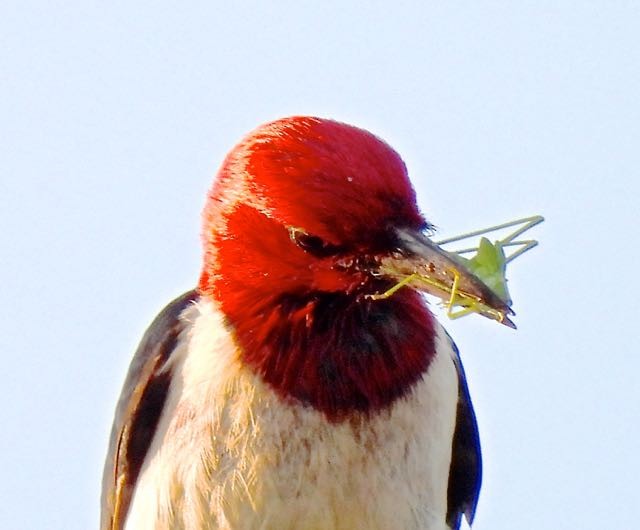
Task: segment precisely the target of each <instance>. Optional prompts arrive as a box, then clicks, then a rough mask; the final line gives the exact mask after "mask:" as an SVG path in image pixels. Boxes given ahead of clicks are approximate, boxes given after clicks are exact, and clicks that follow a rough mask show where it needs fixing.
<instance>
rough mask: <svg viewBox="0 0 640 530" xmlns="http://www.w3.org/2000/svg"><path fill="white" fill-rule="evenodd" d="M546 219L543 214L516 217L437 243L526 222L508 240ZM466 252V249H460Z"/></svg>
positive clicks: (444, 242)
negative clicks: (512, 219)
mask: <svg viewBox="0 0 640 530" xmlns="http://www.w3.org/2000/svg"><path fill="white" fill-rule="evenodd" d="M542 221H544V217H542V216H541V215H533V216H531V217H524V218H522V219H516V220H515V221H508V222H506V223H501V224H499V225H494V226H490V227H488V228H480V229H479V230H473V231H472V232H467V233H466V234H460V235H459V236H453V237H449V238H447V239H442V240H440V241H436V242H435V243H436V245H446V244H447V243H453V242H455V241H461V240H463V239H468V238H470V237H474V236H481V235H483V234H488V233H489V232H495V231H497V230H502V229H503V228H509V227H510V226H517V225H520V224H523V223H525V225H524V226H523V227H522V228H519V229H518V230H516V231H515V232H513V233H511V234H509V236H508V237H507V238H505V239H504V240H503V241H505V242H508V241H511V240H512V239H514V238H516V237H518V236H519V235H520V234H522V233H524V232H526V231H527V230H529V229H530V228H532V227H534V226H535V225H537V224H539V223H541V222H542ZM460 252H464V251H460Z"/></svg>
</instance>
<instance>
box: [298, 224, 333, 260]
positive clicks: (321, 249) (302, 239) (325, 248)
mask: <svg viewBox="0 0 640 530" xmlns="http://www.w3.org/2000/svg"><path fill="white" fill-rule="evenodd" d="M289 237H291V241H293V242H294V243H295V244H296V245H298V246H299V247H300V248H301V249H302V250H304V251H305V252H308V253H309V254H312V255H313V256H316V257H318V258H326V257H327V256H335V255H336V254H339V253H340V252H341V251H342V247H340V246H339V245H332V244H331V243H327V242H326V241H324V240H322V239H321V238H319V237H318V236H314V235H311V234H307V233H306V232H305V231H304V230H300V229H299V228H289Z"/></svg>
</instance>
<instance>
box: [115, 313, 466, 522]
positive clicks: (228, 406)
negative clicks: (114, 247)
mask: <svg viewBox="0 0 640 530" xmlns="http://www.w3.org/2000/svg"><path fill="white" fill-rule="evenodd" d="M182 318H185V319H187V320H189V321H190V326H188V328H187V331H185V332H184V333H183V335H182V336H181V337H180V340H179V344H178V347H177V349H176V351H175V352H174V353H173V356H172V358H171V360H170V362H171V363H172V366H171V368H172V371H173V374H174V375H173V380H172V383H171V387H170V390H169V395H168V399H167V403H166V406H165V410H164V411H163V414H162V417H161V419H160V423H159V426H158V429H157V432H156V435H155V437H154V439H153V442H152V444H151V447H150V450H149V452H148V454H147V457H146V460H145V462H144V465H143V468H142V470H141V473H140V476H139V479H138V483H137V486H136V489H135V492H134V496H133V499H132V502H131V506H130V510H129V515H128V518H127V524H126V530H147V529H149V530H152V529H153V530H169V529H171V530H180V529H184V530H204V529H207V530H222V529H225V530H232V529H233V530H254V529H255V530H258V529H260V530H306V529H313V530H358V529H362V530H365V529H366V530H383V529H384V530H387V529H388V530H398V529H404V530H445V529H446V528H447V526H446V524H445V515H446V510H447V483H448V476H449V464H450V459H451V443H452V437H453V430H454V426H455V414H456V403H457V395H458V381H457V374H456V370H455V366H454V364H453V361H452V355H453V352H452V350H451V346H450V343H449V340H448V338H447V337H446V336H445V335H444V333H443V331H442V330H441V329H440V328H439V329H438V336H437V339H436V346H437V354H436V356H435V358H434V360H433V362H432V363H431V365H430V367H429V370H428V373H427V374H426V375H425V376H424V378H423V379H422V380H421V381H420V382H418V383H417V384H416V385H415V387H414V388H413V391H412V392H411V393H410V394H409V395H408V396H407V397H406V398H402V399H400V400H398V401H397V402H396V403H395V404H394V405H393V406H392V407H390V408H389V409H388V410H385V411H382V412H380V413H377V414H376V415H374V416H372V417H370V418H369V419H367V418H366V417H365V416H362V417H358V418H357V419H353V420H351V421H347V422H342V423H330V422H328V421H327V420H326V419H325V417H324V415H323V414H322V413H319V412H317V411H315V410H314V409H312V408H309V407H305V406H302V405H299V404H295V403H290V402H284V401H283V400H282V399H280V398H279V397H278V396H277V395H276V394H275V392H274V391H273V390H272V389H271V388H270V387H268V386H267V385H265V384H264V383H263V382H262V381H261V380H260V379H259V378H258V377H256V376H255V375H253V373H252V372H251V371H250V370H249V369H247V368H245V367H244V366H243V365H242V364H241V363H240V362H239V360H238V347H237V345H236V343H235V342H234V339H233V336H232V334H231V333H230V332H229V330H228V329H226V328H225V326H224V324H223V318H222V315H221V313H220V311H219V310H218V309H217V308H216V307H215V305H214V304H212V303H211V302H209V301H201V302H200V303H198V304H196V305H194V306H192V307H190V308H188V309H187V310H186V311H185V312H184V314H183V317H182Z"/></svg>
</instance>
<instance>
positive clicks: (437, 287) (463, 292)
mask: <svg viewBox="0 0 640 530" xmlns="http://www.w3.org/2000/svg"><path fill="white" fill-rule="evenodd" d="M397 235H398V240H399V243H400V244H399V248H398V252H396V253H394V254H392V255H390V256H385V257H383V258H381V259H380V265H379V268H378V273H379V274H380V275H381V276H384V277H386V278H390V279H393V280H395V281H397V282H398V283H397V284H396V286H394V287H392V288H391V289H389V290H388V291H387V292H386V293H379V294H377V295H373V298H374V299H375V298H386V297H388V296H391V295H392V294H393V292H395V291H396V290H398V289H399V288H400V287H404V286H408V287H411V288H413V289H416V290H418V291H422V292H425V293H427V294H430V295H433V296H436V297H438V298H440V299H441V300H443V301H444V302H445V304H446V305H447V307H448V309H449V311H450V314H452V316H455V315H454V314H453V313H452V308H453V307H454V306H457V307H458V308H461V310H460V311H459V312H458V314H466V313H470V312H476V313H479V314H481V315H483V316H485V317H488V318H492V319H494V320H497V321H498V322H500V323H502V324H504V325H506V326H509V327H512V328H515V325H514V324H513V322H512V321H511V320H509V315H513V314H514V313H513V311H512V309H511V307H510V302H509V301H506V300H503V299H502V298H500V296H498V295H497V294H496V293H495V292H494V291H492V290H491V289H490V288H489V287H488V286H487V285H486V284H485V283H484V282H483V281H482V280H480V279H479V278H478V277H477V276H476V275H474V274H473V273H472V272H471V271H469V269H468V268H467V267H466V266H465V265H464V264H463V263H462V261H461V260H460V259H458V258H457V256H456V255H455V254H453V253H450V252H447V251H446V250H444V249H442V248H440V247H439V246H438V245H436V244H435V243H434V242H433V241H431V240H430V239H429V238H428V237H426V236H425V235H424V234H423V233H422V232H418V231H413V230H410V229H399V230H398V231H397Z"/></svg>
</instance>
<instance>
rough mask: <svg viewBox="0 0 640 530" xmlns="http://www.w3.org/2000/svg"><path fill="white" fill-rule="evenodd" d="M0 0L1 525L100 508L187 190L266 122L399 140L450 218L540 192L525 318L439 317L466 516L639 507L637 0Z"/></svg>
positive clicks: (70, 521) (487, 216) (560, 524)
mask: <svg viewBox="0 0 640 530" xmlns="http://www.w3.org/2000/svg"><path fill="white" fill-rule="evenodd" d="M231 5H232V3H231V2H228V3H224V4H223V3H222V2H218V3H214V2H200V3H198V2H192V3H181V4H179V5H178V4H175V5H173V4H170V3H166V2H124V1H112V2H79V1H69V0H68V1H65V2H45V1H39V2H30V1H21V2H17V1H9V2H5V3H3V5H2V7H0V50H1V51H0V145H1V148H0V171H1V173H0V174H1V180H0V191H1V192H2V197H3V205H2V208H1V209H0V223H1V226H2V230H1V232H0V247H1V248H2V253H1V254H0V268H1V271H2V276H3V277H4V282H3V287H2V289H1V290H0V291H1V293H2V294H1V296H2V304H1V306H0V311H1V315H0V346H1V348H2V351H3V368H4V370H3V372H4V376H3V381H2V384H1V385H0V398H2V403H4V405H3V406H2V407H0V424H1V425H2V426H3V429H2V434H0V469H2V473H1V475H0V476H1V477H2V480H1V481H0V528H7V529H16V530H19V529H60V530H76V529H77V530H85V529H87V528H95V527H97V521H98V509H99V503H98V499H99V488H100V475H101V470H102V460H103V456H104V452H105V448H106V443H107V437H108V432H109V429H110V423H111V417H112V413H113V409H114V406H115V402H116V399H117V396H118V393H119V390H120V385H121V383H122V379H123V377H124V374H125V371H126V368H127V365H128V362H129V359H130V356H131V354H132V352H133V349H134V348H135V346H136V343H137V341H138V339H139V337H140V336H141V334H142V332H143V331H144V328H145V327H146V325H147V324H148V323H149V322H150V320H151V318H152V317H153V316H154V314H155V313H156V312H157V311H158V310H159V309H160V308H161V307H162V305H163V304H164V303H165V302H166V301H168V300H169V299H171V298H172V297H173V296H175V295H177V294H179V293H180V292H181V291H183V290H186V289H188V288H190V287H192V286H193V285H194V283H195V281H196V279H197V276H198V269H199V265H200V243H199V231H200V228H199V217H200V209H201V207H202V205H203V201H204V194H205V192H206V190H207V188H208V187H209V185H210V182H211V179H212V177H213V175H214V173H215V171H216V169H217V167H218V165H219V163H220V162H221V160H222V157H223V156H224V154H225V152H226V151H227V150H229V149H230V148H231V147H232V145H233V144H234V143H235V142H236V141H237V140H238V139H239V138H240V136H241V135H243V134H244V133H245V132H247V131H248V130H250V129H252V128H254V127H255V126H256V125H258V124H259V123H262V122H264V121H267V120H270V119H274V118H278V117H281V116H285V115H290V114H315V115H320V116H325V117H332V118H336V119H339V120H342V121H347V122H350V123H353V124H356V125H359V126H361V127H365V128H367V129H370V130H371V131H373V132H374V133H376V134H378V135H380V136H382V137H383V138H385V139H386V140H387V141H389V142H390V143H391V144H392V145H393V146H394V147H395V148H396V149H397V150H398V151H399V152H400V153H401V154H402V155H403V157H404V158H405V160H406V162H407V164H408V166H409V169H410V173H411V175H412V178H413V180H414V183H415V185H416V188H417V190H418V195H419V199H420V204H421V206H422V208H423V210H424V211H425V213H426V214H427V216H428V217H429V218H430V219H431V220H432V221H433V222H434V223H435V224H436V225H438V226H439V227H440V229H441V231H440V234H441V235H442V236H444V235H450V234H455V233H457V232H460V231H464V230H467V229H472V228H477V227H481V226H484V225H487V224H492V223H495V222H500V221H503V220H508V219H511V218H514V217H518V216H524V215H530V214H534V213H540V214H543V215H545V217H546V218H547V221H546V223H545V224H544V225H542V226H540V227H538V228H536V230H535V235H536V236H537V237H538V238H539V239H540V241H541V246H540V247H539V248H537V249H536V250H535V251H533V252H531V253H530V254H528V255H526V257H523V258H522V260H520V261H519V262H516V263H514V266H513V270H512V271H511V284H510V288H511V294H512V296H513V298H514V303H515V310H516V311H517V313H518V315H517V317H516V322H517V324H518V326H519V328H520V329H519V330H518V331H516V332H513V331H511V330H509V329H507V328H503V327H501V326H498V325H496V324H494V323H492V322H489V321H487V320H484V319H481V318H479V317H469V318H466V319H462V320H460V321H456V322H448V323H446V324H447V327H448V329H449V330H450V331H451V333H452V335H453V336H454V337H455V339H456V341H457V343H458V345H459V347H460V349H461V351H462V355H463V358H464V361H465V365H466V369H467V375H468V377H469V382H470V387H471V392H472V395H473V398H474V402H475V406H476V411H477V415H478V419H479V423H480V430H481V435H482V440H483V447H484V456H485V466H484V470H485V480H484V488H483V492H482V495H481V499H480V505H479V508H478V513H477V522H476V525H474V529H477V530H512V529H513V528H518V529H520V530H528V529H540V528H550V529H554V530H563V529H567V530H569V529H571V530H574V529H577V528H579V529H581V530H591V529H593V530H595V529H598V530H601V529H603V528H634V527H636V526H637V507H638V505H639V503H640V493H639V492H638V478H637V477H638V475H639V474H640V465H639V462H638V458H639V457H638V443H639V441H638V439H639V437H640V427H639V425H640V422H639V421H638V418H639V415H640V392H639V391H638V389H637V373H638V371H639V369H640V360H639V356H640V351H639V348H638V346H637V342H638V338H637V335H638V332H637V330H638V325H637V321H638V310H637V307H636V305H637V301H638V295H639V294H640V292H639V289H638V280H637V277H638V273H637V267H638V266H639V265H640V253H639V251H638V246H637V234H638V221H639V220H640V219H639V218H640V216H639V214H638V205H637V202H638V197H639V192H640V185H639V184H638V178H639V168H640V37H639V36H640V4H638V3H636V2H623V1H615V2H612V1H600V2H596V1H593V2H588V1H585V2H569V1H567V2H550V1H540V0H538V1H521V2H509V1H503V2H489V1H484V2H483V1H480V2H428V1H426V2H395V3H392V2H386V3H382V2H322V3H320V2H317V3H312V2H300V1H297V2H270V3H267V2H264V3H250V2H249V3H245V2H236V3H233V7H231Z"/></svg>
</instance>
